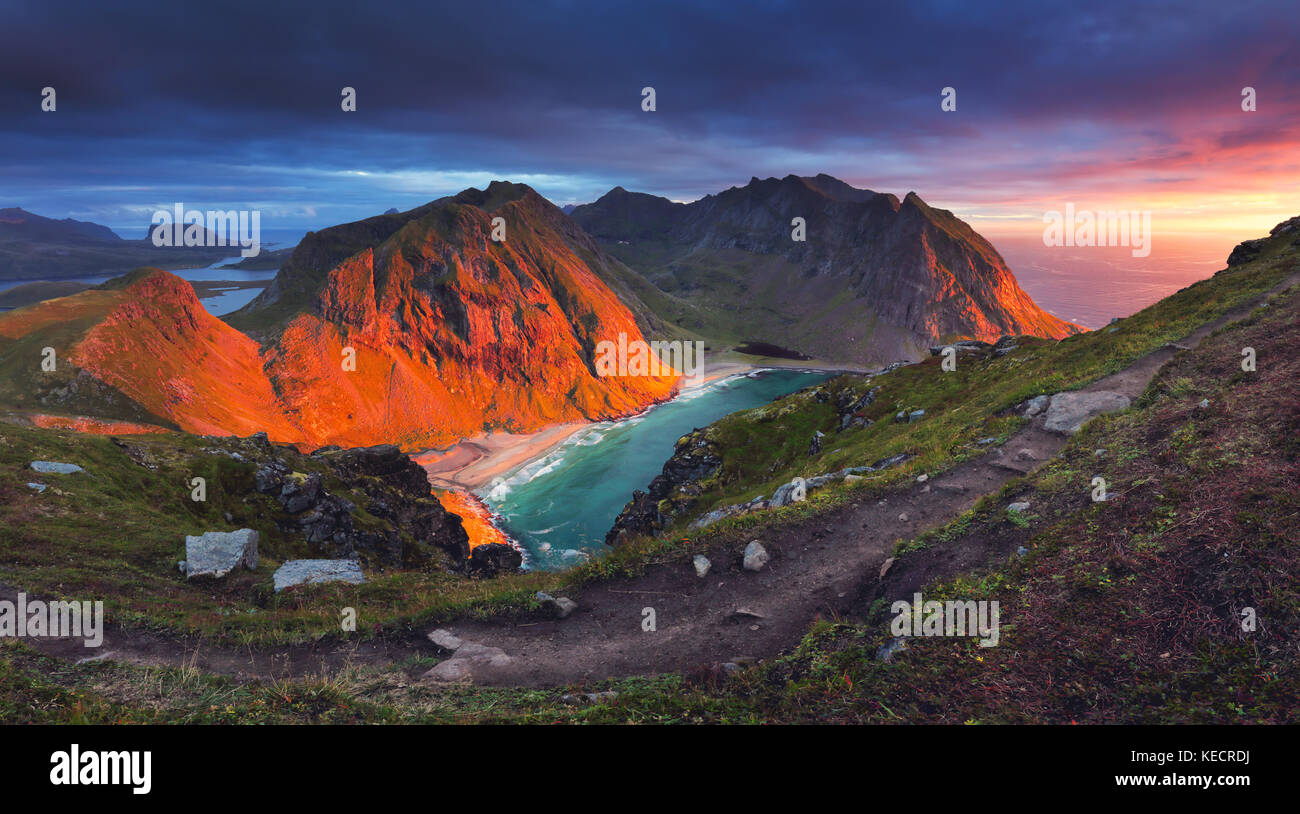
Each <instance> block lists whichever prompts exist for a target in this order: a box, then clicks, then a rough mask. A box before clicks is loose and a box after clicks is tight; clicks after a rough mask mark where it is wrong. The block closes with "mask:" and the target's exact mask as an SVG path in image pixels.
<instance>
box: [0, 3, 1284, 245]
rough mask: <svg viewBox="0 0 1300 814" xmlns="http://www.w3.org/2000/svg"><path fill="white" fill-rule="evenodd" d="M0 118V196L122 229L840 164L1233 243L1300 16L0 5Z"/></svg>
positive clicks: (1261, 177) (664, 185) (736, 181)
mask: <svg viewBox="0 0 1300 814" xmlns="http://www.w3.org/2000/svg"><path fill="white" fill-rule="evenodd" d="M437 6H442V7H441V8H438V7H437ZM46 86H52V87H54V88H55V89H56V92H57V94H58V95H57V105H58V108H57V111H56V112H53V113H46V112H42V111H41V110H40V101H41V89H42V88H43V87H46ZM344 86H351V87H354V88H356V90H357V94H358V110H357V111H356V112H355V113H345V112H343V111H341V110H340V99H341V96H340V91H341V89H342V88H343V87H344ZM645 86H652V87H654V88H655V91H656V94H657V108H658V109H657V110H656V111H655V112H643V111H642V110H641V98H642V97H641V89H642V88H643V87H645ZM945 86H951V87H953V88H955V89H956V91H957V110H956V111H955V112H943V111H942V110H941V109H940V90H941V89H942V88H944V87H945ZM1246 86H1250V87H1253V88H1255V90H1256V92H1257V105H1258V110H1257V111H1255V112H1244V111H1243V110H1242V105H1241V102H1242V88H1243V87H1246ZM0 111H3V115H2V116H0V154H2V155H3V158H0V164H2V165H3V170H2V174H3V178H4V182H3V187H2V188H0V206H21V207H24V208H26V209H29V210H31V211H34V212H37V213H38V214H43V215H47V216H51V217H60V218H61V217H69V216H71V217H75V218H79V219H84V220H93V221H96V222H100V223H106V224H109V225H112V226H115V227H123V226H132V225H138V226H139V230H138V231H139V235H132V236H143V234H144V228H145V224H147V222H148V219H149V216H150V214H151V213H152V212H153V211H154V210H156V209H160V208H166V209H170V208H171V206H172V205H173V203H174V202H177V201H182V202H184V203H185V204H186V205H187V206H192V207H195V208H215V207H221V208H234V207H238V208H255V209H260V210H262V211H263V213H264V214H263V227H264V228H275V227H278V226H279V227H295V228H317V227H321V226H327V225H330V224H334V223H339V222H343V221H348V220H354V219H357V218H360V217H365V216H368V215H371V214H375V213H377V212H380V211H383V210H384V209H387V208H388V207H390V206H396V207H398V208H402V209H405V208H409V207H412V206H415V205H418V204H420V203H424V202H426V201H428V200H431V199H433V198H436V197H440V196H442V195H446V194H452V193H455V192H457V191H459V190H461V189H463V188H465V187H468V186H482V185H484V184H485V183H486V182H487V181H489V180H491V179H494V178H506V179H511V180H514V181H522V182H525V183H528V184H531V185H532V186H534V187H535V188H536V189H537V190H538V191H539V192H541V193H542V194H543V195H546V196H547V197H549V198H551V199H552V200H554V201H556V202H557V203H568V202H584V201H590V200H593V199H594V198H596V197H598V196H600V195H601V194H603V193H604V192H606V191H608V190H609V189H610V188H611V187H613V186H615V185H622V186H624V187H626V188H628V189H633V190H638V191H644V192H651V193H656V194H660V195H665V196H668V197H671V198H674V199H677V200H692V199H695V198H698V197H700V196H702V195H705V194H708V193H712V192H717V191H720V190H722V189H725V188H727V187H729V186H733V185H740V184H744V183H746V182H748V180H749V179H750V177H751V176H759V177H767V176H772V175H775V176H783V175H786V174H789V173H796V174H801V175H810V174H816V173H818V172H826V173H830V174H832V175H835V176H837V177H839V178H842V179H844V180H846V181H849V182H850V183H853V184H855V185H857V186H862V187H867V188H870V189H874V190H878V191H884V192H893V193H895V194H897V195H899V196H900V197H901V196H902V195H903V194H905V193H906V192H908V191H909V190H915V191H916V192H918V193H919V194H920V195H921V196H922V197H923V198H925V199H926V200H927V201H928V202H930V203H931V204H932V205H936V206H941V207H945V208H949V209H952V210H954V211H955V212H956V213H957V214H958V215H960V216H962V217H963V218H966V219H967V220H969V221H970V222H971V223H972V224H973V225H974V226H975V227H976V228H977V229H979V230H981V231H983V232H985V233H986V234H989V235H997V234H1011V233H1022V234H1031V233H1036V232H1041V230H1042V217H1043V213H1044V212H1045V211H1047V210H1052V209H1060V208H1062V207H1063V206H1064V204H1065V203H1067V202H1072V203H1073V204H1074V205H1075V206H1076V207H1077V208H1080V209H1140V210H1150V211H1151V212H1152V217H1153V224H1154V228H1155V230H1156V232H1157V233H1178V232H1185V233H1186V232H1190V233H1204V232H1215V233H1222V234H1227V235H1233V236H1238V237H1241V238H1245V237H1252V236H1255V235H1258V234H1261V233H1263V232H1266V231H1267V230H1268V229H1269V228H1270V227H1272V226H1273V225H1274V224H1276V223H1277V222H1278V221H1280V220H1283V219H1285V218H1286V217H1290V216H1292V215H1296V214H1300V149H1297V148H1298V147H1300V13H1297V10H1296V6H1295V4H1294V2H1243V0H1234V2H1230V3H1225V2H1222V0H1214V1H1213V2H1185V3H1159V2H1142V3H1133V2H1097V3H1044V2H1041V1H1038V2H1023V3H1021V2H1010V3H1004V2H999V3H997V4H988V3H970V2H920V1H918V0H908V2H864V1H863V0H857V1H856V2H847V3H784V2H744V3H736V2H733V3H725V4H721V3H720V4H714V3H704V2H694V3H677V2H668V1H666V0H656V2H652V3H636V4H627V3H613V2H603V3H578V2H544V1H543V0H538V1H537V2H529V3H520V4H497V3H492V2H482V1H481V0H475V2H465V3H455V4H450V3H448V4H422V5H420V6H419V7H418V8H415V9H412V8H406V7H403V6H398V5H389V4H370V3H358V2H346V3H331V2H313V3H307V4H302V5H294V4H280V3H274V4H272V3H248V4H243V3H232V2H222V3H210V4H176V3H171V4H157V3H144V2H135V1H134V0H123V2H120V3H103V2H89V3H84V4H80V3H65V2H17V3H15V2H0Z"/></svg>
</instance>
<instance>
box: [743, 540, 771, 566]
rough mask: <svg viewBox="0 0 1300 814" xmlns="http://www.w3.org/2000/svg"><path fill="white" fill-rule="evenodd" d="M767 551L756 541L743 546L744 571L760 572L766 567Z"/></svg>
mask: <svg viewBox="0 0 1300 814" xmlns="http://www.w3.org/2000/svg"><path fill="white" fill-rule="evenodd" d="M769 559H771V558H770V557H768V554H767V549H765V548H763V544H762V543H760V542H759V541H758V540H752V541H751V542H750V543H749V545H747V546H745V570H746V571H762V570H763V566H765V565H767V561H768V560H769Z"/></svg>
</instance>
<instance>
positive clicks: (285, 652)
mask: <svg viewBox="0 0 1300 814" xmlns="http://www.w3.org/2000/svg"><path fill="white" fill-rule="evenodd" d="M1297 282H1300V274H1296V275H1292V276H1290V277H1288V278H1287V279H1286V280H1284V281H1283V282H1282V283H1280V284H1279V285H1277V286H1275V287H1274V288H1273V289H1272V290H1270V291H1269V292H1267V293H1266V294H1264V295H1261V296H1260V297H1258V298H1255V299H1254V300H1252V301H1251V302H1249V303H1247V304H1244V305H1242V306H1239V307H1237V308H1235V309H1233V310H1232V311H1230V312H1228V313H1226V314H1224V315H1223V316H1221V317H1220V318H1218V319H1216V320H1214V321H1212V322H1210V323H1207V324H1206V325H1203V326H1201V327H1200V328H1198V329H1197V330H1196V331H1193V332H1192V333H1191V334H1189V335H1188V336H1186V337H1184V338H1183V339H1181V340H1179V341H1178V342H1176V343H1171V344H1169V345H1165V346H1164V347H1162V348H1160V349H1158V350H1156V351H1154V352H1152V353H1150V354H1148V355H1146V356H1144V357H1142V358H1140V359H1138V360H1137V361H1136V362H1134V363H1133V364H1132V365H1130V366H1129V367H1127V368H1125V369H1124V370H1122V371H1120V372H1118V373H1115V374H1113V375H1111V376H1107V377H1106V378H1104V379H1100V380H1098V381H1096V382H1093V383H1092V384H1090V385H1088V386H1087V387H1085V388H1084V389H1083V390H1084V391H1085V392H1097V391H1114V392H1118V393H1121V394H1123V395H1124V396H1127V397H1128V398H1129V399H1136V398H1137V397H1138V395H1140V394H1141V393H1142V391H1143V390H1144V389H1145V388H1146V386H1147V385H1148V383H1149V382H1150V381H1151V380H1152V378H1153V377H1154V376H1155V374H1156V372H1157V371H1158V370H1159V369H1160V368H1161V366H1162V365H1164V364H1165V362H1166V361H1168V360H1169V359H1170V358H1171V357H1172V356H1174V355H1175V354H1177V353H1179V352H1182V351H1185V350H1190V349H1192V348H1194V347H1196V346H1197V345H1198V344H1199V343H1200V341H1201V340H1202V339H1204V338H1205V337H1206V336H1208V335H1209V334H1211V333H1212V332H1214V331H1216V330H1218V329H1219V328H1221V327H1223V326H1224V325H1226V324H1228V323H1230V322H1233V321H1236V320H1238V319H1241V318H1242V317H1244V316H1245V315H1247V314H1248V313H1249V312H1250V311H1252V310H1253V309H1254V308H1256V307H1258V306H1259V305H1260V304H1261V303H1262V302H1263V301H1264V300H1265V299H1267V298H1268V297H1269V296H1271V295H1273V294H1276V293H1278V292H1280V291H1283V290H1285V289H1286V288H1289V287H1290V286H1292V285H1295V284H1296V283H1297ZM1043 424H1044V417H1043V415H1041V414H1040V415H1038V416H1037V417H1035V418H1034V419H1032V420H1031V422H1030V423H1029V424H1028V425H1026V426H1025V427H1023V428H1022V429H1021V430H1019V431H1018V432H1017V433H1015V434H1014V435H1013V436H1011V438H1010V439H1008V440H1007V442H1006V443H1005V444H1004V445H1002V446H1001V447H999V448H996V449H992V450H990V451H989V452H988V453H986V454H984V455H982V456H980V457H979V458H976V459H973V460H971V461H967V462H965V463H962V464H959V465H958V466H956V467H954V468H953V469H951V470H949V471H947V472H944V473H942V474H939V475H936V476H933V477H931V478H929V480H928V481H927V482H925V483H916V482H912V483H911V484H909V485H908V486H906V487H904V488H901V489H898V490H896V491H894V492H891V493H889V494H888V495H887V496H886V497H885V498H883V499H879V498H863V499H862V501H861V502H858V503H854V504H850V505H847V506H843V507H841V508H839V509H836V510H833V511H830V512H827V513H825V514H822V515H820V516H818V517H815V518H811V519H807V520H802V521H797V522H793V523H790V524H787V525H784V526H782V527H781V528H780V529H779V530H776V531H770V532H765V533H762V534H760V535H759V537H758V539H759V540H760V541H761V543H762V544H763V546H764V547H765V548H766V550H767V552H768V554H769V555H770V558H771V559H770V561H769V562H768V564H767V565H766V567H765V568H763V569H762V570H761V571H759V572H757V573H753V572H747V571H745V570H744V569H743V568H742V553H741V550H742V548H743V546H744V541H741V542H740V543H739V544H735V543H733V544H731V545H729V546H728V547H727V548H726V549H725V550H723V549H714V550H713V551H712V552H710V553H709V554H708V556H709V558H710V560H711V561H712V568H711V570H710V571H709V573H708V575H707V576H706V577H704V578H700V577H698V576H696V573H695V569H694V568H693V566H692V564H691V563H690V561H689V560H683V561H679V562H674V563H670V564H666V565H657V566H652V567H650V568H648V569H647V571H646V573H644V574H643V575H641V576H637V577H634V578H623V579H616V580H612V581H609V582H604V583H600V584H595V585H591V586H588V587H587V588H585V589H584V590H582V591H581V592H580V593H577V594H574V595H573V596H572V598H573V599H575V600H576V601H577V602H578V604H579V608H578V610H576V611H575V612H574V613H573V614H572V615H571V616H569V617H568V618H566V619H562V620H555V619H541V618H530V619H505V620H484V621H480V620H465V621H458V622H452V623H449V624H447V625H446V626H445V630H446V631H447V632H449V633H450V634H453V637H454V638H458V639H460V640H461V642H463V643H462V644H460V645H459V648H458V649H456V650H455V652H454V654H453V653H451V652H450V651H449V650H448V649H447V648H440V647H438V646H436V645H434V644H433V643H432V642H430V641H429V640H428V639H427V638H425V637H424V636H423V635H421V636H410V637H405V638H397V639H390V640H387V641H375V642H347V641H337V640H334V641H326V642H322V643H319V644H316V645H299V646H292V647H281V648H268V649H258V648H251V649H237V648H232V647H220V646H215V645H212V644H208V643H202V642H197V641H191V640H186V639H183V638H179V637H174V636H164V635H158V634H152V633H146V632H140V631H136V630H123V629H120V628H111V627H110V628H109V629H108V630H106V632H105V638H104V643H103V646H102V647H100V648H98V650H90V649H87V648H84V647H83V646H82V645H81V643H80V642H74V641H64V640H30V641H31V643H32V644H33V645H34V646H36V647H37V648H38V649H40V650H41V651H43V652H45V653H47V654H49V655H53V656H56V657H59V658H64V659H70V660H83V659H86V658H87V657H90V658H102V659H113V660H117V661H126V662H133V663H137V664H153V665H170V666H182V665H183V666H188V667H193V668H197V669H199V670H201V671H204V672H209V673H217V674H224V675H230V676H235V677H237V678H240V679H251V678H259V679H265V678H289V677H304V676H316V675H323V674H328V673H332V672H334V671H337V670H339V669H342V668H345V667H348V666H376V667H383V666H388V665H392V664H395V663H399V662H403V661H409V660H412V659H415V658H419V657H430V656H450V658H448V659H447V660H446V661H444V662H443V663H441V664H439V665H438V666H437V667H436V668H435V669H434V670H433V671H430V672H431V673H434V674H437V676H436V677H435V676H430V677H426V678H425V679H424V680H426V681H435V680H449V681H472V682H473V683H476V684H484V685H493V686H524V687H550V686H557V685H570V684H577V683H582V682H586V681H597V680H601V679H607V678H615V677H623V676H632V675H655V674H660V673H667V672H679V671H689V670H692V669H697V668H701V667H709V666H714V665H718V664H720V663H725V662H744V661H746V660H750V659H764V658H769V657H772V656H774V655H777V654H778V653H780V652H782V651H783V650H787V649H789V648H790V647H792V646H793V645H795V644H796V643H797V642H798V641H799V639H800V638H801V637H802V636H803V635H804V634H805V633H806V632H807V630H808V627H809V625H810V624H811V623H812V622H813V621H814V620H815V619H816V618H818V617H819V616H820V617H823V618H825V617H833V616H837V615H838V616H857V615H861V614H862V613H863V612H865V611H866V610H867V608H866V607H865V606H864V605H863V601H864V600H863V597H864V596H869V595H870V594H871V593H872V592H873V590H874V588H875V586H877V585H878V584H879V582H880V580H881V569H882V566H883V565H884V563H885V561H886V560H887V559H888V558H889V557H890V556H891V555H892V552H893V549H894V545H895V542H896V541H897V540H899V539H900V538H902V539H908V538H911V537H914V536H916V535H918V534H921V533H922V532H924V531H926V530H928V529H931V528H935V527H938V526H941V525H944V524H946V523H948V522H949V521H951V520H953V519H954V518H956V517H957V516H959V515H960V514H962V513H963V512H965V511H967V510H969V509H970V508H971V507H972V506H974V505H975V503H976V502H977V501H978V500H979V499H980V498H981V497H983V496H984V495H988V494H991V493H994V492H996V491H998V490H999V489H1001V488H1002V486H1003V485H1004V484H1006V483H1007V482H1009V481H1011V480H1013V479H1015V478H1018V477H1021V476H1023V475H1025V474H1027V473H1029V472H1031V471H1033V470H1034V469H1036V468H1037V467H1038V466H1040V465H1042V464H1043V463H1044V462H1045V461H1047V460H1048V459H1050V458H1052V457H1053V456H1055V455H1056V454H1057V453H1058V452H1059V451H1060V450H1061V449H1062V447H1064V446H1065V444H1066V442H1067V440H1068V439H1067V438H1066V437H1065V436H1062V435H1060V434H1057V433H1054V432H1049V431H1047V430H1046V429H1044V427H1043ZM969 565H970V563H969V562H956V561H953V562H952V563H950V564H948V566H946V567H942V566H941V570H944V571H951V572H952V573H957V572H959V571H960V570H964V568H965V567H968V566H969ZM14 594H16V591H15V590H13V589H11V588H9V587H7V586H0V598H7V599H11V600H12V599H13V598H14ZM647 608H650V609H653V613H654V617H655V627H656V630H655V631H653V632H650V631H646V630H643V628H642V624H643V619H644V618H645V616H644V611H645V609H647ZM451 646H452V647H455V646H456V642H455V641H454V640H452V642H451ZM426 669H427V665H426V666H421V667H412V668H410V673H411V676H412V678H417V677H419V676H421V674H423V673H424V672H425V670H426Z"/></svg>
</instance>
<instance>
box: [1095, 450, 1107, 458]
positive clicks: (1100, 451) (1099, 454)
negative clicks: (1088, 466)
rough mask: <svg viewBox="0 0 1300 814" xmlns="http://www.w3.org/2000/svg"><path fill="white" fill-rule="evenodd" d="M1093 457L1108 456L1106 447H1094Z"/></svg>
mask: <svg viewBox="0 0 1300 814" xmlns="http://www.w3.org/2000/svg"><path fill="white" fill-rule="evenodd" d="M1092 457H1094V458H1104V457H1106V450H1104V449H1094V450H1093V451H1092Z"/></svg>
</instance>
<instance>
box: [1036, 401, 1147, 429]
mask: <svg viewBox="0 0 1300 814" xmlns="http://www.w3.org/2000/svg"><path fill="white" fill-rule="evenodd" d="M1129 404H1130V401H1129V398H1128V396H1125V395H1124V394H1122V393H1116V392H1114V391H1112V390H1097V391H1093V392H1086V391H1079V392H1071V393H1057V394H1056V395H1054V396H1052V401H1051V405H1050V406H1049V407H1048V408H1047V417H1046V420H1045V422H1044V424H1043V426H1044V428H1045V429H1047V430H1049V431H1051V432H1059V433H1062V434H1064V435H1074V434H1075V433H1077V432H1078V431H1079V428H1080V427H1082V426H1083V425H1084V424H1085V423H1087V422H1088V421H1090V420H1092V419H1093V418H1095V417H1097V416H1099V415H1101V414H1103V413H1113V412H1117V411H1119V410H1124V409H1127V408H1128V406H1129Z"/></svg>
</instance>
